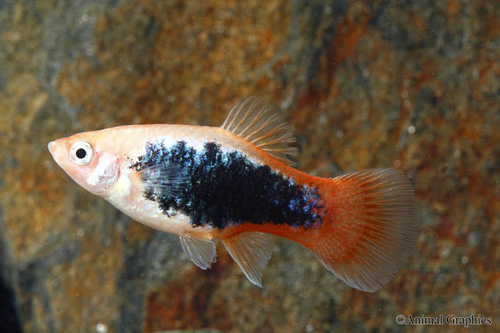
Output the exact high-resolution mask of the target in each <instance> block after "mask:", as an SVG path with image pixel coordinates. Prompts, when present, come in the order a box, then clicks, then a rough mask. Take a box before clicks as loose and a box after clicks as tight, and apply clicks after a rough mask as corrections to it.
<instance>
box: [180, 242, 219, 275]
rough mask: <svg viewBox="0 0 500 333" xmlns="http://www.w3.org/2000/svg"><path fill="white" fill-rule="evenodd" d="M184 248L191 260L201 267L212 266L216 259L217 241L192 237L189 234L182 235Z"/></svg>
mask: <svg viewBox="0 0 500 333" xmlns="http://www.w3.org/2000/svg"><path fill="white" fill-rule="evenodd" d="M180 240H181V245H182V249H183V250H184V252H185V253H186V255H187V256H188V258H189V260H191V261H192V262H194V263H195V265H196V266H198V267H200V268H201V269H207V268H210V266H212V263H213V262H215V260H216V251H215V243H214V242H213V241H211V240H209V239H201V238H196V237H191V236H189V235H186V234H184V235H181V236H180Z"/></svg>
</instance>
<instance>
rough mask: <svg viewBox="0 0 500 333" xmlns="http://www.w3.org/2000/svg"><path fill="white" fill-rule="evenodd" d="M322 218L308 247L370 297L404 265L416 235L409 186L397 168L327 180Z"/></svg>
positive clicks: (361, 172) (338, 273)
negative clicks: (327, 199) (327, 203)
mask: <svg viewBox="0 0 500 333" xmlns="http://www.w3.org/2000/svg"><path fill="white" fill-rule="evenodd" d="M327 182H328V190H327V191H328V192H329V194H328V196H329V197H330V198H331V201H330V207H329V209H328V215H327V218H326V219H325V221H324V224H323V225H322V226H321V228H320V229H318V234H317V235H316V237H313V238H314V240H312V242H310V243H309V244H308V247H309V248H311V249H312V250H313V251H314V253H315V254H316V256H317V257H318V259H319V260H320V261H321V262H322V263H323V264H324V265H325V267H326V268H327V269H328V270H330V271H331V272H333V273H334V274H335V275H336V276H337V277H339V278H340V279H341V280H343V281H344V282H345V283H347V284H348V285H350V286H351V287H354V288H356V289H359V290H363V291H369V292H374V291H376V290H378V289H379V288H380V287H381V286H382V285H383V284H385V283H387V282H388V281H389V280H391V279H392V278H393V276H394V275H395V274H396V272H397V271H398V270H399V269H401V267H402V266H403V265H404V264H405V263H406V262H407V260H408V256H409V255H410V253H411V252H412V249H413V247H414V244H415V239H416V237H417V235H418V231H419V218H418V214H417V203H416V200H415V196H414V191H413V187H412V185H411V183H410V181H409V180H408V178H406V177H405V176H404V175H403V173H402V172H401V171H399V170H396V169H374V170H364V171H359V172H354V173H350V174H347V175H344V176H341V177H337V178H334V179H328V180H327Z"/></svg>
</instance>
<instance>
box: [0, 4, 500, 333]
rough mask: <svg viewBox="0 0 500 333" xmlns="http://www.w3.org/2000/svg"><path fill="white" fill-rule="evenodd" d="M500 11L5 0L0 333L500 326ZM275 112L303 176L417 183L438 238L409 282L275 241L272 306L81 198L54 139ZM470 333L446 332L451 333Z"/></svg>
mask: <svg viewBox="0 0 500 333" xmlns="http://www.w3.org/2000/svg"><path fill="white" fill-rule="evenodd" d="M499 59H500V3H499V2H498V1H494V0H491V1H466V0H462V1H460V0H448V1H445V0H444V1H431V0H421V1H391V2H388V1H370V2H365V1H355V0H353V1H348V0H337V1H324V0H323V1H321V0H316V1H305V0H293V1H278V0H265V1H262V0H250V1H194V0H191V1H181V0H177V1H175V0H174V1H170V0H169V1H155V0H106V1H102V0H99V1H97V0H95V1H89V0H75V1H56V0H47V1H34V0H2V1H1V2H0V151H1V154H0V300H1V301H0V331H2V332H4V331H5V332H9V331H12V332H15V331H19V330H20V329H22V330H24V331H26V332H140V331H148V332H152V331H167V330H175V329H179V330H194V329H213V330H220V331H230V330H231V331H250V332H252V331H253V332H271V331H277V332H290V331H296V332H304V331H307V332H311V331H314V332H322V331H330V330H334V329H335V330H339V331H378V330H382V331H385V330H394V329H397V328H398V325H397V324H396V323H395V320H394V318H395V316H396V315H398V314H404V315H414V316H420V315H421V314H424V315H426V316H435V315H438V314H444V315H448V314H455V315H456V316H470V315H471V314H474V315H476V316H477V315H481V316H483V317H491V318H492V321H493V324H492V326H491V327H489V328H485V329H487V330H489V329H491V330H494V329H496V330H498V329H499V328H500V311H499V308H500V206H499V205H500V204H499V198H500V168H499V165H500V160H499V156H500V144H499V142H500V134H499V128H500V61H499ZM250 95H259V96H267V97H268V98H269V99H270V100H271V101H272V102H274V103H275V104H276V105H278V106H279V107H280V108H281V109H282V111H283V112H284V114H285V115H286V117H287V118H288V119H289V121H290V122H291V124H292V125H293V126H294V127H295V128H296V133H297V137H298V141H299V148H300V150H301V154H300V157H299V161H298V162H299V163H298V164H299V168H300V169H302V170H304V171H307V172H309V173H311V174H315V175H321V176H334V175H337V174H340V173H342V172H348V171H352V170H359V169H364V168H377V167H389V166H393V167H397V168H400V169H402V170H404V171H405V172H406V174H407V175H408V177H410V179H411V180H412V182H413V183H414V184H415V188H416V195H417V198H418V200H419V204H420V211H421V217H422V232H421V235H420V237H419V239H418V242H417V246H416V251H415V255H414V256H413V257H412V258H411V261H410V263H409V264H408V267H407V269H405V270H403V271H402V272H401V273H400V274H398V275H397V277H396V279H395V280H394V281H392V282H391V283H389V284H387V286H386V287H385V288H383V289H382V290H380V291H379V292H377V293H375V294H367V293H363V292H359V291H356V290H353V289H350V288H349V287H347V286H346V285H344V284H343V283H342V282H340V281H339V280H337V279H336V278H335V277H334V276H333V275H332V274H330V273H329V272H328V271H326V270H325V269H324V268H323V267H322V265H321V264H320V263H319V262H318V261H317V260H316V259H315V258H314V256H313V255H312V254H311V253H309V252H308V251H306V250H305V249H303V248H300V247H299V246H298V245H296V244H292V243H289V242H286V241H279V242H277V243H276V246H275V252H274V256H273V259H272V260H271V262H270V265H269V267H268V268H267V270H266V271H265V273H264V288H263V289H260V288H256V287H254V286H253V285H251V284H250V283H249V282H248V281H247V280H246V279H245V277H244V276H243V274H242V273H241V272H240V270H239V269H238V267H237V266H236V264H235V263H233V262H232V260H231V259H230V258H229V256H228V255H227V253H226V252H225V250H224V249H223V248H222V247H219V251H218V254H219V257H218V262H217V263H216V264H215V265H214V267H213V269H211V270H208V271H202V270H200V269H198V268H197V267H195V266H194V265H193V264H192V263H191V262H189V261H188V260H187V258H186V256H185V255H184V254H183V252H182V250H181V247H180V245H179V241H178V238H177V237H176V236H173V235H168V234H164V233H160V232H156V231H153V230H151V229H149V228H147V227H143V226H142V225H140V224H138V223H136V222H133V221H131V220H130V219H129V218H128V217H126V216H124V215H122V214H121V213H119V212H118V211H117V210H116V209H114V208H113V207H111V206H110V205H109V204H107V203H106V202H105V201H104V200H102V199H100V198H97V197H95V196H93V195H91V194H90V193H87V192H85V191H84V190H83V189H81V188H80V187H78V186H77V185H76V184H74V183H73V182H72V181H71V180H70V179H69V178H68V177H67V176H66V175H65V174H64V173H63V171H62V170H60V169H59V168H58V166H57V165H56V164H55V163H54V162H53V161H52V159H51V156H50V154H49V152H48V151H47V149H46V145H47V143H48V142H49V141H50V140H53V139H56V138H59V137H63V136H68V135H71V134H74V133H76V132H80V131H88V130H95V129H100V128H105V127H112V126H116V125H122V124H143V123H186V124H204V125H214V126H218V125H219V124H221V123H222V121H223V119H224V117H225V115H226V114H227V112H228V110H229V109H230V108H231V106H232V105H233V104H234V103H235V102H237V101H239V100H241V99H243V98H245V97H248V96H250ZM453 328H454V327H443V329H453Z"/></svg>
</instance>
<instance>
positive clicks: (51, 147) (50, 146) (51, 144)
mask: <svg viewBox="0 0 500 333" xmlns="http://www.w3.org/2000/svg"><path fill="white" fill-rule="evenodd" d="M55 145H56V142H55V141H50V142H49V144H48V145H47V148H48V149H49V151H50V153H51V154H52V156H54V148H55Z"/></svg>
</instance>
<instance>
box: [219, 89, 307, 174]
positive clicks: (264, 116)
mask: <svg viewBox="0 0 500 333" xmlns="http://www.w3.org/2000/svg"><path fill="white" fill-rule="evenodd" d="M221 127H222V128H223V129H225V130H226V131H228V132H231V133H234V134H236V135H238V136H240V137H242V138H243V139H245V140H247V141H249V142H251V143H253V144H255V145H256V146H257V147H260V148H261V149H263V150H264V151H266V152H267V153H268V154H270V155H271V156H273V157H275V158H277V159H279V160H280V161H282V162H284V163H286V164H290V165H293V164H294V162H293V161H292V160H291V159H290V157H292V158H294V157H297V155H298V149H297V148H296V147H292V146H290V145H291V144H295V142H296V140H295V135H294V134H293V128H292V126H290V124H288V123H287V122H286V121H285V120H284V119H283V117H282V116H281V115H280V114H279V113H278V112H277V110H276V108H274V106H272V105H271V104H269V103H267V102H266V101H265V99H264V98H260V97H249V98H247V99H245V100H244V101H243V102H240V103H238V104H236V105H235V106H234V107H233V108H232V110H231V111H230V112H229V114H228V116H227V118H226V120H225V121H224V123H223V124H222V126H221Z"/></svg>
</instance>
